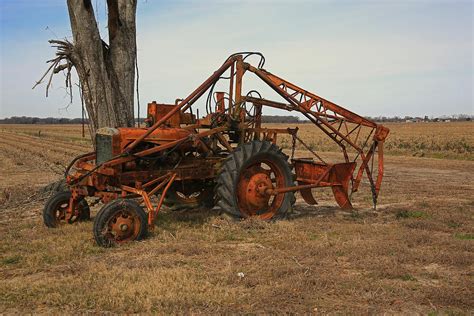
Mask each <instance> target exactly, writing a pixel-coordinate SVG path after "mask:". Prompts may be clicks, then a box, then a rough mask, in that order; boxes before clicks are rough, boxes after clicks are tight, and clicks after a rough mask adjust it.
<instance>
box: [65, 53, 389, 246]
mask: <svg viewBox="0 0 474 316" xmlns="http://www.w3.org/2000/svg"><path fill="white" fill-rule="evenodd" d="M252 55H258V54H253V53H247V54H244V55H240V54H237V55H231V56H230V57H229V58H228V59H227V60H226V61H225V62H224V64H223V65H222V66H221V67H220V68H219V69H217V70H216V71H215V72H214V73H213V74H212V75H211V76H209V78H208V79H207V80H205V81H204V82H203V83H202V84H201V85H200V86H199V87H198V88H197V89H196V90H194V91H193V92H192V93H190V94H189V95H188V96H187V97H186V98H184V99H177V100H176V103H175V104H163V103H157V102H155V101H153V102H151V103H149V104H148V114H147V119H146V122H147V126H148V127H147V128H117V129H113V128H110V129H105V130H104V131H102V132H98V135H99V136H98V140H97V142H96V150H97V151H96V152H95V153H89V154H85V155H82V156H80V157H78V158H77V159H75V160H74V161H73V162H72V163H71V166H70V167H69V168H68V170H67V181H68V183H69V185H70V186H71V192H72V198H71V201H70V205H69V207H68V211H67V212H65V213H64V216H71V215H67V213H70V214H72V213H73V210H74V208H75V203H77V201H79V200H80V199H82V198H84V197H86V196H93V197H97V198H99V199H101V200H102V201H103V202H104V203H108V202H110V201H113V200H114V199H117V198H119V197H121V198H134V199H138V200H139V202H140V203H141V204H142V205H143V206H144V208H145V209H146V211H147V212H148V225H149V227H150V229H152V228H153V222H154V219H155V218H156V216H157V215H158V213H159V211H160V209H161V207H162V204H163V201H164V199H165V196H166V194H167V192H168V191H169V190H172V191H173V190H175V189H174V188H175V187H176V186H175V185H173V184H174V183H177V184H178V185H179V184H180V183H183V181H198V182H196V183H203V184H202V185H204V184H205V183H208V184H209V183H210V184H211V185H212V182H213V180H215V179H216V177H217V175H218V173H219V169H220V166H221V164H222V163H223V161H224V159H226V158H227V157H228V156H229V155H230V154H231V153H232V152H233V151H234V150H235V149H236V148H238V147H239V146H241V145H242V144H243V143H244V142H248V141H251V140H267V141H269V142H272V143H274V144H277V145H278V139H279V137H278V135H279V134H289V135H291V137H292V139H293V146H292V157H291V158H292V160H291V162H292V164H293V165H294V172H295V174H296V181H297V183H298V184H297V185H292V186H286V185H285V180H284V179H283V176H282V172H281V170H279V169H278V166H277V165H276V164H273V163H272V162H271V161H259V162H255V163H253V164H252V165H250V166H247V167H245V168H244V169H243V170H244V171H242V174H239V175H238V189H237V191H236V193H235V195H236V196H235V197H232V198H236V199H237V201H238V204H239V207H240V208H241V209H242V212H243V213H244V214H247V215H249V216H257V217H260V218H262V219H269V218H272V216H273V215H274V214H275V211H276V209H278V206H279V205H280V204H281V203H282V199H283V196H284V194H285V192H291V191H299V192H300V193H301V195H302V197H303V199H304V200H305V201H306V202H307V203H309V204H316V203H317V201H316V199H315V198H314V197H313V195H312V189H314V188H318V187H331V188H332V190H333V193H334V198H335V200H336V202H337V203H338V205H339V206H340V207H342V208H350V207H352V205H351V202H350V199H349V196H350V193H352V192H355V191H357V190H358V187H359V185H360V182H361V180H362V178H363V176H364V175H366V176H367V178H368V180H369V183H370V185H371V188H372V193H373V199H374V204H375V203H376V200H377V196H378V194H379V192H380V187H381V183H382V178H383V171H384V168H383V144H384V140H385V139H386V137H387V135H388V133H389V130H388V129H387V128H386V127H384V126H381V125H378V124H376V123H375V122H372V121H370V120H368V119H366V118H363V117H361V116H359V115H357V114H355V113H353V112H351V111H349V110H347V109H345V108H343V107H341V106H339V105H337V104H335V103H333V102H331V101H328V100H326V99H324V98H322V97H320V96H318V95H317V94H314V93H311V92H309V91H307V90H304V89H302V88H300V87H298V86H297V85H294V84H292V83H291V82H288V81H286V80H284V79H282V78H280V77H278V76H276V75H274V74H272V73H270V72H268V71H267V70H264V69H262V68H261V67H262V66H263V62H262V60H261V62H260V64H259V67H254V66H252V65H250V64H249V63H247V62H246V58H248V57H249V56H252ZM259 56H261V55H259ZM247 75H256V77H258V78H260V79H261V80H262V81H263V82H264V83H266V84H267V85H268V86H269V87H270V88H272V89H273V90H274V91H275V92H276V93H277V94H278V95H279V96H280V97H281V100H279V101H273V100H270V99H267V98H263V97H262V96H261V95H260V93H258V92H256V93H254V92H255V91H253V90H252V91H250V92H249V93H248V94H243V87H244V79H245V77H246V76H247ZM220 80H229V91H228V92H214V91H213V89H214V87H215V86H216V83H217V82H218V81H220ZM206 92H207V93H208V98H207V103H206V108H207V111H206V115H204V116H203V117H199V111H198V109H194V111H193V108H192V107H193V104H195V103H196V101H197V100H198V99H200V98H201V96H203V95H204V94H205V93H206ZM255 95H258V97H255ZM213 100H214V101H215V103H214V104H212V101H213ZM264 107H270V108H278V109H283V110H286V111H296V112H299V113H301V114H303V115H304V116H305V117H306V118H308V120H310V122H312V123H313V124H314V125H315V128H319V129H320V130H322V131H323V132H324V133H325V134H326V135H327V136H328V137H329V138H330V139H332V140H333V141H334V142H335V143H336V144H337V145H339V147H340V148H341V153H342V157H343V159H344V161H345V163H335V164H334V163H329V162H326V161H325V160H323V159H322V158H321V157H320V155H318V153H317V152H316V151H314V150H313V149H311V148H309V147H308V146H307V145H306V144H305V143H304V142H303V140H302V139H301V138H299V137H298V136H297V133H298V129H297V128H294V129H291V128H286V129H269V128H262V122H261V120H262V109H263V108H264ZM252 111H253V112H252ZM363 129H364V130H365V131H366V132H361V131H362V130H363ZM361 135H364V138H363V137H362V136H361ZM365 135H368V136H365ZM99 139H100V142H99ZM297 142H299V143H301V144H302V145H303V147H305V148H306V149H307V150H308V152H310V153H311V154H312V155H313V156H314V157H315V158H316V159H317V160H318V162H315V161H310V160H303V159H298V158H294V154H295V146H296V143H297ZM293 158H294V159H293ZM375 160H377V165H376V166H377V168H376V170H373V169H372V165H373V164H374V161H375ZM356 165H358V169H357V172H355V168H356ZM264 166H265V167H264ZM354 172H355V174H354ZM350 183H352V184H353V185H352V188H349V184H350ZM154 195H160V198H159V199H158V202H157V203H156V205H154V202H153V201H154V199H153V196H154ZM132 222H133V220H132V219H128V218H126V217H123V218H117V221H116V222H114V224H113V225H112V224H111V226H110V227H109V228H110V229H111V231H113V232H114V234H116V235H117V236H119V239H121V240H122V239H123V240H126V239H127V238H129V237H130V236H131V237H130V238H133V236H134V233H135V232H134V231H133V229H132V227H133V223H132ZM117 223H118V224H117ZM125 226H126V227H127V229H125V230H123V228H124V227H125ZM129 229H132V230H131V231H130V230H129Z"/></svg>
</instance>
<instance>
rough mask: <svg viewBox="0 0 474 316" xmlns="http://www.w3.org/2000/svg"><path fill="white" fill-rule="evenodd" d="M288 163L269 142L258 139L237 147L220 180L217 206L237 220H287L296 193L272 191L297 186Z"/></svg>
mask: <svg viewBox="0 0 474 316" xmlns="http://www.w3.org/2000/svg"><path fill="white" fill-rule="evenodd" d="M287 160H288V157H287V156H286V155H285V154H283V153H282V152H281V149H280V148H278V147H277V146H276V145H274V144H272V143H270V142H267V141H259V140H255V141H252V142H249V143H246V144H243V145H242V146H240V147H238V148H237V149H236V150H235V151H234V152H232V153H231V154H230V155H229V157H228V158H227V160H226V161H225V163H224V164H223V167H222V169H221V172H220V174H219V176H218V178H217V189H216V193H217V205H218V206H219V207H220V208H221V210H222V211H223V212H225V213H228V214H229V215H232V216H234V217H237V218H247V217H257V218H260V219H263V220H270V219H278V218H282V217H285V216H286V215H287V214H288V213H290V212H291V210H292V206H293V204H294V202H295V196H294V193H293V192H287V193H280V194H277V195H272V194H270V193H269V192H270V191H271V190H272V189H275V188H282V187H288V186H293V185H294V182H293V175H292V173H291V169H290V166H289V164H288V162H287Z"/></svg>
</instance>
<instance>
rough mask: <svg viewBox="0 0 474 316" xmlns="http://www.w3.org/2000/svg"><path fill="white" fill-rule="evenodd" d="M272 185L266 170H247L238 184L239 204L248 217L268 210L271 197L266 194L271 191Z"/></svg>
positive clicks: (255, 168) (258, 168)
mask: <svg viewBox="0 0 474 316" xmlns="http://www.w3.org/2000/svg"><path fill="white" fill-rule="evenodd" d="M272 188H273V183H272V180H271V179H270V176H269V174H268V172H267V170H264V169H263V168H261V167H257V166H256V167H254V168H251V169H248V170H247V172H245V174H244V175H243V176H242V178H241V181H240V183H239V204H240V205H241V207H242V208H243V209H245V210H246V211H247V213H248V215H257V214H259V213H261V212H264V211H266V210H267V209H268V208H269V201H270V198H271V195H268V194H267V193H266V191H267V189H272Z"/></svg>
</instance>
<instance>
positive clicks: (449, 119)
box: [367, 114, 474, 123]
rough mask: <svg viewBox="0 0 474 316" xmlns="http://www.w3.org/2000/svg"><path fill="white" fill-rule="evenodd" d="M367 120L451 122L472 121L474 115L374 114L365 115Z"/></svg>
mask: <svg viewBox="0 0 474 316" xmlns="http://www.w3.org/2000/svg"><path fill="white" fill-rule="evenodd" d="M367 118H368V119H369V120H372V121H375V122H407V123H417V122H453V121H472V120H474V115H468V114H454V115H442V116H439V117H434V116H430V117H428V115H425V116H424V117H419V116H414V117H413V116H403V117H401V116H394V117H387V116H376V117H370V116H369V117H367Z"/></svg>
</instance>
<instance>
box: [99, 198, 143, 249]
mask: <svg viewBox="0 0 474 316" xmlns="http://www.w3.org/2000/svg"><path fill="white" fill-rule="evenodd" d="M93 230H94V238H95V241H96V242H97V244H98V245H99V246H102V247H112V246H115V245H119V244H123V243H126V242H130V241H134V240H141V239H143V238H145V237H146V236H147V234H148V216H147V214H146V213H145V211H144V210H143V208H142V207H141V206H140V205H139V204H138V203H137V202H135V201H134V200H128V199H118V200H115V201H112V202H110V203H109V204H106V205H105V206H104V207H102V209H101V210H100V211H99V213H98V214H97V216H96V218H95V220H94V228H93Z"/></svg>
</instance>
